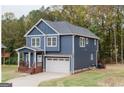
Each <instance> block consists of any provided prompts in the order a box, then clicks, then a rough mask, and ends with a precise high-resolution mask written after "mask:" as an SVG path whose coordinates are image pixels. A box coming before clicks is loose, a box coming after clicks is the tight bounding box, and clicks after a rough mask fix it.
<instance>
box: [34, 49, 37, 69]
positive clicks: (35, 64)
mask: <svg viewBox="0 0 124 93" xmlns="http://www.w3.org/2000/svg"><path fill="white" fill-rule="evenodd" d="M34 66H35V68H36V67H37V63H36V51H35V52H34Z"/></svg>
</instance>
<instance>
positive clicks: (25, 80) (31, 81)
mask: <svg viewBox="0 0 124 93" xmlns="http://www.w3.org/2000/svg"><path fill="white" fill-rule="evenodd" d="M68 75H69V74H60V73H47V72H44V73H39V74H34V75H28V76H25V77H19V78H15V79H11V80H9V81H7V83H12V84H13V86H15V87H16V86H20V87H25V86H29V87H30V86H38V85H39V83H40V82H42V81H47V80H52V79H56V78H62V77H65V76H68Z"/></svg>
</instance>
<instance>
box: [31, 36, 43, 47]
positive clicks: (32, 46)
mask: <svg viewBox="0 0 124 93" xmlns="http://www.w3.org/2000/svg"><path fill="white" fill-rule="evenodd" d="M37 38H38V39H39V46H37V44H36V40H37ZM33 39H35V45H32V43H33V42H32V40H33ZM40 44H41V40H40V37H32V38H31V47H40Z"/></svg>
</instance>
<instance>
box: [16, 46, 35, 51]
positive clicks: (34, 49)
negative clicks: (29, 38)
mask: <svg viewBox="0 0 124 93" xmlns="http://www.w3.org/2000/svg"><path fill="white" fill-rule="evenodd" d="M23 48H27V49H30V50H33V51H36V50H35V49H33V48H30V47H26V46H24V47H21V48H18V49H16V51H19V50H21V49H23Z"/></svg>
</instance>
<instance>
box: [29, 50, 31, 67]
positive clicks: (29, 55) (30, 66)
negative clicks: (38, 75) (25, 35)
mask: <svg viewBox="0 0 124 93" xmlns="http://www.w3.org/2000/svg"><path fill="white" fill-rule="evenodd" d="M28 62H29V63H28V67H29V68H31V52H28Z"/></svg>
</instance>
